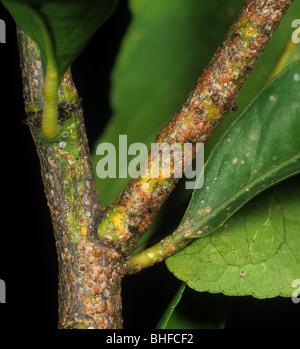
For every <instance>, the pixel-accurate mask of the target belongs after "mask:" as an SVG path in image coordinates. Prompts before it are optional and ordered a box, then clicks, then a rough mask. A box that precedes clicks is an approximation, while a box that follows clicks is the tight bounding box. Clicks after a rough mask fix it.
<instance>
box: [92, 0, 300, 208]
mask: <svg viewBox="0 0 300 349" xmlns="http://www.w3.org/2000/svg"><path fill="white" fill-rule="evenodd" d="M242 2H243V1H242V0H228V1H223V0H214V1H210V2H203V1H198V0H189V1H186V0H172V4H171V5H170V0H151V1H149V0H130V1H129V4H130V10H131V13H132V22H131V24H130V26H129V29H128V31H127V33H126V35H125V37H124V40H123V43H122V46H121V50H120V53H119V56H118V57H117V61H116V65H115V68H114V71H113V74H112V91H111V104H112V108H113V110H114V114H113V116H112V118H111V120H110V122H109V123H108V125H107V128H106V130H105V132H104V133H103V135H101V137H100V138H99V139H98V141H97V142H96V144H95V147H94V150H93V164H94V167H96V164H97V162H98V161H99V159H100V156H99V155H96V154H95V150H96V147H97V145H98V144H99V143H102V142H110V143H113V144H114V145H115V146H116V148H117V150H118V136H119V134H125V135H128V145H130V144H132V143H133V142H143V143H144V144H146V145H147V146H149V145H150V142H151V141H152V142H153V141H154V139H155V137H156V135H157V134H158V132H159V130H160V129H161V128H162V127H163V126H164V125H165V124H166V123H167V122H168V121H169V120H170V119H171V118H172V117H173V115H174V114H175V112H176V111H177V110H178V108H179V107H180V105H181V104H182V103H183V102H184V100H185V98H186V97H187V95H188V92H189V90H190V89H191V88H192V86H193V85H194V83H195V81H196V80H197V78H198V77H199V76H200V75H201V73H202V72H203V70H204V68H205V66H206V65H207V64H208V63H209V60H210V58H211V57H212V55H213V53H214V51H215V50H216V48H217V47H218V46H219V45H220V44H221V42H222V40H223V39H224V38H225V35H226V32H227V30H228V28H229V25H230V24H231V23H232V22H233V20H234V19H235V17H236V16H237V13H238V11H239V8H240V6H241V4H242ZM299 12H300V3H299V2H297V1H295V2H294V3H293V4H292V5H291V8H290V10H289V11H288V13H287V14H286V15H285V17H284V18H283V20H282V22H281V24H280V26H279V28H278V29H277V31H276V32H275V34H274V36H273V38H272V39H271V40H270V42H269V43H268V45H267V48H266V50H265V51H264V53H263V55H262V57H261V59H260V61H259V62H258V63H257V65H256V67H255V69H254V71H253V72H252V73H251V75H250V77H249V78H248V79H247V82H246V83H245V86H244V88H243V89H242V91H241V93H240V95H239V99H238V105H239V110H238V112H232V113H230V114H229V115H228V116H226V118H225V120H224V121H223V122H222V123H221V124H222V125H219V127H218V129H217V130H215V132H214V134H213V135H212V137H211V139H210V140H209V141H208V143H206V151H205V154H208V153H209V149H211V148H212V146H213V145H214V144H215V142H216V141H217V140H218V138H219V137H220V135H221V134H222V133H223V131H224V129H225V128H227V127H228V125H229V124H230V123H231V122H232V121H233V120H234V119H235V118H236V116H237V115H239V114H240V112H241V111H242V110H243V109H244V108H245V107H246V106H247V105H248V104H249V102H250V101H251V100H252V99H253V98H254V96H256V95H257V93H258V92H259V91H260V90H261V89H262V87H263V86H264V84H265V82H266V81H267V79H268V78H269V76H270V75H271V73H272V72H273V70H274V69H275V67H276V65H277V63H278V61H279V60H280V58H281V54H282V53H283V52H284V50H285V47H286V45H287V42H289V40H290V38H291V34H292V30H293V28H291V22H292V20H293V19H294V18H295V13H299ZM295 46H296V48H295V50H297V52H298V56H299V52H300V45H295ZM227 120H228V121H227ZM117 156H118V153H117ZM117 159H118V157H117ZM128 159H129V161H130V159H131V158H130V157H128ZM128 180H129V178H107V179H99V178H97V186H98V188H99V192H100V193H101V198H102V200H103V201H104V202H105V203H106V204H111V202H112V201H113V200H114V199H115V198H116V197H117V195H119V193H120V192H121V191H122V190H123V189H124V187H125V186H126V185H127V183H128ZM188 195H190V193H188V191H183V192H182V191H180V192H179V195H178V197H177V200H174V204H175V203H176V204H178V202H179V201H181V202H182V201H183V200H184V198H186V196H188ZM171 204H172V203H171Z"/></svg>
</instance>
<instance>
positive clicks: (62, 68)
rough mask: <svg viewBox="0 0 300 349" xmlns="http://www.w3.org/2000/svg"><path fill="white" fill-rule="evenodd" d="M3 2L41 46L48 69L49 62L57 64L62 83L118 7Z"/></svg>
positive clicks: (106, 0)
mask: <svg viewBox="0 0 300 349" xmlns="http://www.w3.org/2000/svg"><path fill="white" fill-rule="evenodd" d="M2 2H3V4H4V5H5V6H6V8H7V9H8V11H9V12H10V13H11V15H12V16H13V18H14V20H15V21H16V23H17V25H18V26H19V27H21V28H22V29H23V30H24V31H25V32H26V33H27V34H28V35H29V36H30V37H31V38H32V39H33V40H34V41H35V42H36V43H37V44H38V46H39V48H40V50H41V56H42V62H43V67H44V69H45V67H46V66H47V63H48V59H51V60H53V59H54V60H55V62H54V64H55V65H56V67H57V70H58V79H59V81H61V79H62V77H63V75H64V73H65V72H66V70H67V69H68V68H69V67H70V65H71V64H72V63H73V62H74V60H75V59H76V57H77V56H78V55H79V54H80V53H81V51H82V50H83V49H84V47H85V46H86V44H87V43H88V41H89V39H90V38H91V36H92V35H93V34H94V33H95V32H96V31H97V30H98V28H99V27H100V26H101V24H103V22H104V21H105V20H106V19H107V18H108V16H109V15H110V14H111V13H112V11H113V9H114V8H115V6H116V0H101V1H94V0H59V1H58V0H53V1H50V0H40V1H39V0H2ZM49 45H51V48H50V49H51V52H52V53H53V57H49Z"/></svg>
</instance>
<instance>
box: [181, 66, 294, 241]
mask: <svg viewBox="0 0 300 349" xmlns="http://www.w3.org/2000/svg"><path fill="white" fill-rule="evenodd" d="M299 73H300V61H299V62H297V63H295V64H293V65H291V66H290V67H289V68H287V69H286V70H285V71H284V72H283V73H282V74H280V75H279V76H278V77H277V78H275V79H274V80H272V82H271V83H270V84H269V85H268V86H267V87H266V88H264V89H263V90H262V91H261V93H260V94H259V95H258V96H257V98H256V99H255V100H254V101H253V103H252V104H251V105H250V106H249V107H248V109H247V110H246V111H245V112H244V113H243V114H242V115H241V116H240V117H239V118H238V119H237V120H236V121H235V122H234V123H233V124H232V125H231V126H230V128H229V129H228V130H227V131H226V132H225V134H224V135H223V137H222V138H221V140H220V142H219V143H218V144H217V145H216V147H215V148H214V150H213V151H212V153H211V155H210V157H209V159H208V161H207V163H206V166H205V170H204V177H205V179H204V185H203V186H202V188H200V189H196V190H194V192H193V195H192V199H191V201H190V203H189V206H188V208H187V210H186V213H185V215H184V217H183V219H182V221H181V223H180V225H179V227H178V229H177V230H178V231H180V230H183V231H185V236H187V237H189V238H190V237H194V238H197V237H199V236H202V235H205V234H207V233H210V232H211V231H212V229H216V228H217V227H218V226H220V225H221V224H222V223H224V221H226V220H227V219H228V218H229V217H230V216H231V215H232V214H233V213H234V212H235V211H237V210H238V209H239V208H240V207H241V206H243V205H244V204H245V203H246V202H247V201H249V200H250V199H251V198H253V197H254V196H255V195H257V194H258V193H259V192H261V191H263V190H265V189H266V188H268V187H269V186H271V185H274V184H275V183H276V182H279V181H281V180H283V179H285V178H287V177H289V176H292V175H293V174H296V173H299V172H300V137H299V134H300V117H299V116H300V115H299V110H300V79H299V76H300V75H299Z"/></svg>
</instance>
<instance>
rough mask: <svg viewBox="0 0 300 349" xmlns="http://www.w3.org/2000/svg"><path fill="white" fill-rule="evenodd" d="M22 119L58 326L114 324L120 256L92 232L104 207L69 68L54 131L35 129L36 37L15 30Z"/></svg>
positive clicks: (38, 105)
mask: <svg viewBox="0 0 300 349" xmlns="http://www.w3.org/2000/svg"><path fill="white" fill-rule="evenodd" d="M18 39H19V48H20V58H21V68H22V76H23V91H24V93H23V94H24V100H25V110H26V113H27V116H28V117H27V120H26V122H27V124H28V125H29V128H30V131H31V134H32V137H33V139H34V142H35V145H36V149H37V153H38V156H39V159H40V164H41V175H42V180H43V184H44V190H45V195H46V198H47V202H48V206H49V209H50V213H51V218H52V224H53V228H54V235H55V241H56V247H57V253H58V261H59V292H58V297H59V327H60V328H120V327H121V326H122V312H121V311H122V306H121V286H120V284H121V279H122V277H123V275H124V264H125V260H124V256H122V255H121V254H119V253H118V252H117V251H116V250H115V248H114V247H110V248H108V247H107V246H106V245H105V244H104V243H103V241H102V240H101V239H100V238H99V236H98V234H97V226H98V225H99V222H100V221H101V219H102V218H103V216H104V215H105V212H106V207H105V206H103V205H102V204H101V202H100V199H99V195H98V190H97V187H96V182H95V178H94V173H93V169H92V163H91V157H90V151H89V147H88V142H87V137H86V131H85V127H84V120H83V111H82V108H81V105H80V103H79V99H78V94H77V91H76V88H75V86H74V84H73V81H72V77H71V75H70V72H67V73H66V74H65V76H64V79H63V81H62V83H61V85H60V87H59V92H58V122H59V124H60V130H59V135H58V136H57V137H56V138H55V140H53V141H52V140H49V139H48V138H47V137H45V135H44V134H43V132H42V117H43V94H42V91H43V85H44V80H43V70H42V66H41V60H40V54H39V49H38V48H37V46H36V44H35V43H34V42H33V41H32V40H31V39H30V38H29V37H28V36H26V34H24V33H23V32H22V31H18Z"/></svg>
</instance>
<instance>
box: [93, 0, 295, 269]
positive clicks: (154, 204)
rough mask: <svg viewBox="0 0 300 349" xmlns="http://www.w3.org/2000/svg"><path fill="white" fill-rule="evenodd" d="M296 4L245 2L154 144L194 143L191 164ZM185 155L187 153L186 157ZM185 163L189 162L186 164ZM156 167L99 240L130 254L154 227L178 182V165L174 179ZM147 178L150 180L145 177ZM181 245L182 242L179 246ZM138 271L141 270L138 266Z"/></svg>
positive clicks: (132, 189)
mask: <svg viewBox="0 0 300 349" xmlns="http://www.w3.org/2000/svg"><path fill="white" fill-rule="evenodd" d="M292 2H293V0H284V1H278V0H246V1H245V2H244V3H243V5H242V8H241V10H240V13H239V15H238V17H237V19H236V20H235V22H234V23H233V24H232V26H231V27H230V29H229V31H228V33H227V35H226V38H225V41H224V42H223V44H222V45H221V46H220V47H219V48H218V49H217V50H216V52H215V54H214V56H213V58H212V60H211V62H210V63H209V65H208V66H207V68H206V69H205V70H204V72H203V74H202V76H201V77H200V78H199V79H198V81H197V82H196V84H195V86H194V88H193V89H192V90H191V92H190V93H189V95H188V97H187V99H186V101H185V102H184V104H183V105H182V107H181V108H180V110H179V111H178V113H177V114H176V115H175V116H174V118H173V119H172V120H171V121H170V122H169V123H168V124H167V125H166V126H165V127H164V128H163V129H162V130H161V132H160V133H159V135H158V136H157V138H156V140H155V142H156V143H159V144H163V143H165V144H168V145H172V144H181V146H182V147H183V144H184V143H192V144H193V145H194V147H193V150H192V151H191V152H189V153H186V154H185V159H188V161H191V159H192V158H193V157H194V156H195V149H196V147H195V145H196V144H197V143H201V142H202V143H203V142H205V141H206V140H207V139H208V138H209V137H210V135H211V134H212V132H213V130H214V129H215V127H216V126H217V124H218V123H219V122H220V121H221V120H222V119H223V118H224V116H225V115H226V114H227V113H228V112H230V111H231V110H234V109H235V108H236V105H235V100H236V98H237V96H238V93H239V91H240V89H241V87H242V85H243V83H244V81H245V79H246V78H247V77H248V75H249V74H250V72H251V71H252V69H253V68H254V66H255V64H256V62H257V60H258V58H259V57H260V55H261V53H262V52H263V50H264V48H265V46H266V44H267V42H268V41H269V39H270V38H271V37H272V35H273V33H274V31H275V30H276V28H277V27H278V25H279V23H280V21H281V19H282V17H283V16H284V14H285V13H286V11H287V9H288V7H289V6H290V5H291V3H292ZM182 153H183V152H182ZM181 161H182V164H184V158H183V159H182V160H181ZM148 163H151V166H153V165H154V166H157V167H160V178H151V177H150V178H149V176H148V178H147V176H146V175H145V173H146V171H148V170H149V169H150V166H146V167H145V170H143V171H142V172H141V175H140V177H138V178H137V179H134V180H132V181H131V183H130V184H129V185H128V186H127V187H126V189H125V190H124V192H123V193H122V195H121V196H120V197H119V199H118V202H117V203H115V204H114V205H113V206H112V208H111V209H110V211H109V212H108V213H107V216H106V218H105V219H104V220H103V222H102V223H101V225H100V227H99V234H100V236H106V237H107V238H108V239H110V240H111V241H113V242H115V243H116V242H119V243H120V244H121V245H122V246H124V247H123V248H125V249H128V250H131V248H132V246H134V245H135V243H136V242H137V241H138V240H139V238H140V237H141V236H142V234H143V233H144V232H145V231H146V230H147V229H148V228H149V225H150V224H151V223H152V222H153V220H154V218H155V216H156V214H157V212H158V211H159V210H160V208H161V206H162V204H163V203H164V202H165V200H166V199H167V197H168V196H169V195H170V193H171V192H172V190H173V189H174V187H175V185H176V184H177V182H178V179H177V178H176V176H174V173H175V167H174V164H175V161H173V163H172V167H171V174H170V176H169V178H164V175H163V166H162V159H161V158H159V157H158V158H157V160H154V162H153V160H151V153H150V154H149V157H148ZM145 177H146V178H145ZM173 240H174V239H171V238H170V239H168V238H167V239H165V240H164V241H163V242H162V244H161V249H160V250H161V251H165V253H162V255H160V256H159V258H158V256H156V260H157V261H159V260H161V259H162V258H165V257H166V256H168V255H170V254H172V253H174V252H175V251H176V250H177V248H176V247H175V246H174V241H173ZM177 244H179V246H182V244H181V243H180V240H179V241H177ZM136 268H137V269H136V270H139V269H140V266H139V265H136Z"/></svg>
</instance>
